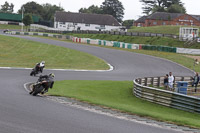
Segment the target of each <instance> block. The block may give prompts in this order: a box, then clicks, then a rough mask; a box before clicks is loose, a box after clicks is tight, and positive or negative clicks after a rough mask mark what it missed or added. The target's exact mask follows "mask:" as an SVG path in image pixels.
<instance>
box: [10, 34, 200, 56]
mask: <svg viewBox="0 0 200 133" xmlns="http://www.w3.org/2000/svg"><path fill="white" fill-rule="evenodd" d="M11 34H13V35H34V36H45V37H54V38H57V39H62V40H65V39H67V40H72V41H73V42H77V43H85V44H96V45H103V46H110V47H118V48H126V49H138V50H154V51H163V52H171V53H181V54H194V55H195V54H197V55H200V49H186V48H176V47H169V46H157V45H146V44H131V43H125V42H117V41H107V40H99V39H90V38H78V37H73V36H70V35H61V34H47V33H37V32H17V31H12V32H11Z"/></svg>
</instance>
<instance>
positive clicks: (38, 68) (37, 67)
mask: <svg viewBox="0 0 200 133" xmlns="http://www.w3.org/2000/svg"><path fill="white" fill-rule="evenodd" d="M35 67H36V70H37V71H40V72H41V73H42V71H43V69H44V67H45V61H41V62H40V63H37V64H36V66H35Z"/></svg>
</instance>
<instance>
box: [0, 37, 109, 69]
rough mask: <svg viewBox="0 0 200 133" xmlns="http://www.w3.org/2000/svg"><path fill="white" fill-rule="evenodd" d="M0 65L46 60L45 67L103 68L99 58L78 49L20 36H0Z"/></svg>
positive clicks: (18, 65)
mask: <svg viewBox="0 0 200 133" xmlns="http://www.w3.org/2000/svg"><path fill="white" fill-rule="evenodd" d="M0 53H1V54H0V66H2V67H3V66H4V67H29V68H32V67H34V65H35V63H37V62H40V61H42V60H45V61H46V65H47V68H58V69H59V68H60V69H85V70H87V69H89V70H105V69H109V67H108V65H107V64H106V63H105V62H104V61H103V60H101V59H99V58H97V57H95V56H92V55H90V54H87V53H83V52H80V51H76V50H72V49H68V48H63V47H59V46H53V45H48V44H44V43H39V42H33V41H29V40H25V39H21V38H16V37H9V36H2V35H1V36H0Z"/></svg>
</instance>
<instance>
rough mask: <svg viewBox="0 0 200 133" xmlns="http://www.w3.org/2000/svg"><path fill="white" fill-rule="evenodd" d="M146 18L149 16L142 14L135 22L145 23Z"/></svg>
mask: <svg viewBox="0 0 200 133" xmlns="http://www.w3.org/2000/svg"><path fill="white" fill-rule="evenodd" d="M146 18H147V16H142V17H141V18H139V19H138V20H136V21H135V22H134V23H145V20H146Z"/></svg>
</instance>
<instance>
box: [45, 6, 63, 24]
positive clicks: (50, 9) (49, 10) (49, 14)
mask: <svg viewBox="0 0 200 133" xmlns="http://www.w3.org/2000/svg"><path fill="white" fill-rule="evenodd" d="M42 7H43V11H44V13H43V14H42V18H43V20H45V21H52V22H53V21H54V14H55V12H56V11H64V9H63V8H62V7H59V6H56V5H51V4H49V3H46V4H43V5H42Z"/></svg>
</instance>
